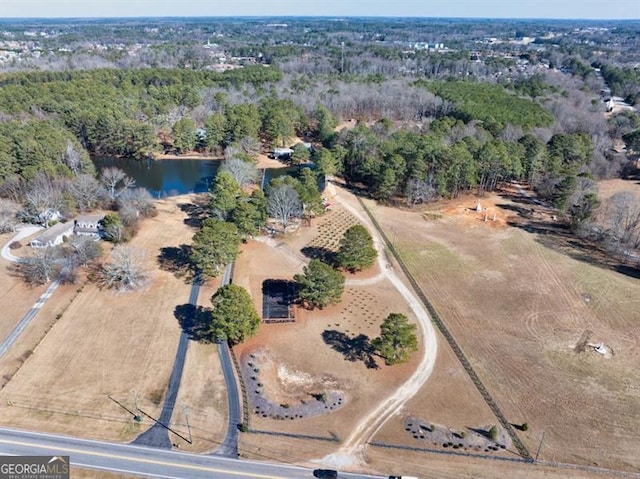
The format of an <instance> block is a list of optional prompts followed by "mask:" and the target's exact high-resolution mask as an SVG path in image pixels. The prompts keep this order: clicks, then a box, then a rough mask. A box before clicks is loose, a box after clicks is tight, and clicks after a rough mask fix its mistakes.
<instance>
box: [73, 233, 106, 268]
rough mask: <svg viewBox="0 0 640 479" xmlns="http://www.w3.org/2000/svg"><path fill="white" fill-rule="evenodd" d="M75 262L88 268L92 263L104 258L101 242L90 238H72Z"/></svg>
mask: <svg viewBox="0 0 640 479" xmlns="http://www.w3.org/2000/svg"><path fill="white" fill-rule="evenodd" d="M69 246H70V247H71V249H72V251H73V253H74V257H75V261H76V262H77V263H78V264H79V265H81V266H87V265H88V264H89V263H90V262H91V261H94V260H96V259H98V258H99V257H100V256H102V246H101V245H100V242H98V241H96V240H95V239H93V238H91V237H89V236H75V235H74V236H72V237H71V240H70V241H69Z"/></svg>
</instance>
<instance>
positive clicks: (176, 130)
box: [171, 117, 198, 153]
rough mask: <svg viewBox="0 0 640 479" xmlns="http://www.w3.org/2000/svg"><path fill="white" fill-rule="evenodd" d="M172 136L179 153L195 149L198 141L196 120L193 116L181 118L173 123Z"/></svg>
mask: <svg viewBox="0 0 640 479" xmlns="http://www.w3.org/2000/svg"><path fill="white" fill-rule="evenodd" d="M171 136H172V137H173V147H174V148H175V149H176V150H178V153H185V152H187V151H191V150H193V149H194V148H195V147H196V143H197V141H198V136H197V134H196V124H195V122H194V121H193V120H192V119H191V118H186V117H185V118H180V119H179V120H178V121H177V122H175V124H174V125H173V128H172V130H171Z"/></svg>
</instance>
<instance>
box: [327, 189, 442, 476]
mask: <svg viewBox="0 0 640 479" xmlns="http://www.w3.org/2000/svg"><path fill="white" fill-rule="evenodd" d="M327 190H328V192H329V193H330V194H331V195H332V196H333V197H334V198H335V200H336V201H338V202H339V203H340V204H341V205H342V206H344V207H345V208H346V209H347V210H348V211H349V212H350V213H351V214H353V215H354V216H355V217H356V218H358V220H359V221H361V222H362V224H364V225H366V226H367V228H368V229H369V231H370V232H371V235H372V236H373V241H374V245H375V248H376V250H377V251H378V265H379V267H380V272H381V273H380V275H378V276H376V277H374V278H370V279H368V280H362V284H367V282H369V281H371V282H374V281H375V280H380V276H382V277H386V278H387V279H388V280H389V281H391V283H392V284H393V285H394V287H395V288H396V289H397V290H398V292H399V293H400V294H401V295H402V296H403V298H404V299H405V300H406V302H407V304H408V305H409V306H410V307H411V310H412V311H413V313H414V314H415V315H416V318H417V319H418V323H419V325H420V328H421V330H422V335H423V339H424V345H423V346H424V348H423V356H422V359H421V360H420V364H418V367H417V368H416V370H415V372H414V373H413V374H412V375H411V377H409V379H408V380H407V381H406V382H405V383H404V384H403V385H402V386H400V387H399V388H398V389H396V390H395V391H394V392H393V394H391V395H390V396H389V397H387V398H386V399H385V400H384V401H382V402H381V403H380V404H378V405H377V406H376V407H375V408H374V409H373V410H371V411H369V413H368V414H367V415H366V416H365V417H363V418H362V419H361V420H360V422H359V423H358V425H357V426H356V427H355V429H354V430H353V432H352V433H351V435H350V436H349V437H348V438H347V439H346V440H345V441H344V442H343V444H342V446H341V447H340V449H339V450H338V451H337V452H335V453H333V454H330V455H328V456H326V457H324V458H322V459H320V460H318V461H317V462H320V463H322V464H330V465H333V466H335V467H338V468H340V467H344V466H347V467H349V466H350V467H354V466H358V465H362V464H361V462H362V460H363V458H362V452H363V450H364V448H365V446H366V443H367V441H369V440H370V439H371V438H372V437H373V436H374V435H375V433H376V432H377V431H378V430H379V429H380V428H381V427H382V425H383V424H384V423H385V422H386V421H387V420H388V419H389V418H390V417H391V416H393V415H394V414H397V413H398V412H399V411H400V409H401V408H402V406H403V405H404V403H405V402H407V401H408V400H409V399H411V397H413V396H414V395H415V394H416V393H417V392H418V390H419V389H420V387H422V385H423V384H424V383H425V382H426V381H427V379H429V376H430V375H431V371H432V370H433V366H434V364H435V361H436V353H437V349H438V342H437V338H436V331H435V328H434V327H433V325H432V324H431V318H430V317H429V314H428V313H427V311H426V310H425V309H424V307H423V305H422V303H421V302H420V301H419V300H418V298H416V296H415V295H414V294H413V292H412V291H411V290H410V289H409V288H407V286H405V284H404V283H403V282H402V280H401V279H400V277H399V276H398V275H397V274H396V272H395V270H394V269H393V268H392V267H391V265H390V264H388V263H387V262H386V256H385V248H384V242H383V241H382V238H381V237H380V235H379V233H378V231H377V230H376V228H375V227H373V225H372V224H371V222H370V221H369V218H368V217H366V216H365V215H364V214H363V213H362V212H360V211H358V210H356V209H355V208H354V207H353V206H351V205H350V204H348V203H347V202H346V201H344V200H343V199H342V198H340V196H339V195H338V192H337V191H336V188H335V185H334V184H333V183H329V185H328V186H327ZM372 280H373V281H372Z"/></svg>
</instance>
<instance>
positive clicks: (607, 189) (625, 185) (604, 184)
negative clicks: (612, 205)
mask: <svg viewBox="0 0 640 479" xmlns="http://www.w3.org/2000/svg"><path fill="white" fill-rule="evenodd" d="M620 191H633V192H635V193H636V194H640V181H638V180H621V179H619V178H616V179H613V180H603V181H599V182H598V196H600V199H601V200H603V199H607V198H611V197H612V196H613V195H614V194H615V193H618V192H620Z"/></svg>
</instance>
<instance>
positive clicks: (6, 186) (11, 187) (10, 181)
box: [0, 175, 27, 203]
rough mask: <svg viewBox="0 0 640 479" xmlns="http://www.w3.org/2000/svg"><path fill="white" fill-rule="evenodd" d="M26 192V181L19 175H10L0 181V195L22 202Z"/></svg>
mask: <svg viewBox="0 0 640 479" xmlns="http://www.w3.org/2000/svg"><path fill="white" fill-rule="evenodd" d="M26 192H27V183H26V181H25V180H24V178H22V177H21V176H18V175H12V176H9V177H7V178H6V179H5V180H4V181H3V182H2V183H0V197H1V198H7V199H9V200H12V201H15V202H16V203H22V202H23V201H24V197H25V195H26Z"/></svg>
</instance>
